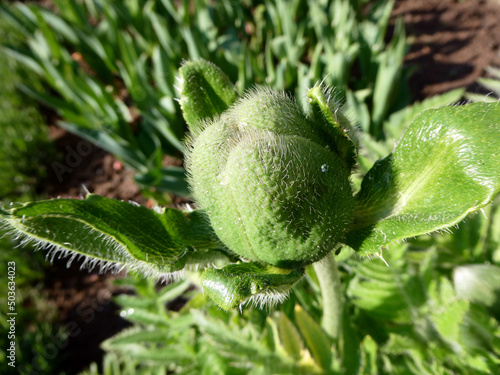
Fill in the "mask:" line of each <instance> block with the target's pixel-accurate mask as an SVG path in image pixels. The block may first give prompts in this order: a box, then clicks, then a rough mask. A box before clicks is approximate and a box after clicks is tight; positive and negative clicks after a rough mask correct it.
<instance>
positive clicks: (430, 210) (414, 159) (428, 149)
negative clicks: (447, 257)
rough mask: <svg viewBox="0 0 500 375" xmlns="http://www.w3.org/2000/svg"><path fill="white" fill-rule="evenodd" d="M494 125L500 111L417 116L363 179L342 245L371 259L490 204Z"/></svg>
mask: <svg viewBox="0 0 500 375" xmlns="http://www.w3.org/2000/svg"><path fill="white" fill-rule="evenodd" d="M499 118H500V106H498V105H493V106H489V105H488V104H482V103H477V104H470V105H467V106H462V107H446V108H442V109H436V110H428V111H425V112H422V113H421V114H420V115H419V116H418V117H417V118H415V120H414V121H413V123H412V125H411V126H410V128H409V129H408V130H407V131H406V133H405V135H404V137H403V138H402V139H401V141H400V142H399V144H398V145H397V147H396V148H395V150H394V152H393V153H392V154H390V155H389V156H387V157H386V158H384V159H382V160H379V161H378V162H377V163H376V164H375V165H374V167H373V168H372V169H371V170H370V171H369V172H368V174H367V175H366V177H365V178H364V180H363V183H362V185H361V191H360V192H359V193H358V194H357V195H356V208H355V212H354V224H353V225H354V228H353V229H351V230H350V231H349V232H348V234H347V236H348V240H347V243H348V244H349V245H350V246H352V247H353V248H355V249H356V250H358V251H360V252H364V251H365V249H366V250H367V251H368V252H373V251H374V249H376V248H379V249H381V248H383V247H384V246H387V245H388V244H390V243H391V242H394V241H397V240H401V239H404V238H407V237H410V236H412V235H419V234H424V233H428V232H432V231H435V230H440V229H443V228H446V227H449V226H451V225H454V224H456V223H458V222H460V221H461V220H463V219H464V218H465V216H466V215H467V214H468V213H470V212H472V211H477V210H478V209H480V208H481V207H484V206H485V205H486V204H488V203H490V202H491V201H492V200H493V198H494V197H495V196H496V194H497V193H498V191H499V189H500V175H499V174H498V170H499V169H498V167H499V166H500V158H499V155H498V154H497V153H496V150H497V149H498V144H497V142H496V141H495V140H497V139H500V128H499V127H498V119H499ZM476 126H477V127H476ZM465 164H467V167H465V168H463V166H464V165H465ZM454 167H455V168H456V170H454ZM448 197H460V199H456V198H455V199H448ZM467 197H470V198H467ZM365 233H366V234H365Z"/></svg>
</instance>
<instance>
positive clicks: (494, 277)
mask: <svg viewBox="0 0 500 375" xmlns="http://www.w3.org/2000/svg"><path fill="white" fill-rule="evenodd" d="M453 283H454V285H455V291H456V293H457V296H458V297H460V298H463V299H466V300H468V301H470V302H474V303H479V304H482V305H484V306H487V307H493V306H495V305H496V306H497V307H500V267H497V266H493V265H490V264H470V265H466V266H461V267H457V268H455V269H454V270H453Z"/></svg>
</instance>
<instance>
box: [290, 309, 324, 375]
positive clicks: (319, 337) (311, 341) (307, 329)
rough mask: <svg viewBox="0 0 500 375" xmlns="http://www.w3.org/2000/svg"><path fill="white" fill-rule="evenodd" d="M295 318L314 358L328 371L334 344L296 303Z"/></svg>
mask: <svg viewBox="0 0 500 375" xmlns="http://www.w3.org/2000/svg"><path fill="white" fill-rule="evenodd" d="M295 320H296V321H297V325H298V327H299V330H300V332H301V333H302V336H304V339H305V341H306V344H307V346H308V348H309V350H310V352H311V354H312V356H313V358H314V359H315V361H316V362H317V363H318V364H319V365H320V366H321V368H323V369H324V370H327V371H328V370H329V369H330V366H331V363H332V344H331V343H330V341H329V340H328V337H327V336H326V334H325V333H324V332H323V330H322V329H321V327H320V325H319V324H318V323H317V322H315V321H314V319H313V318H311V316H310V315H309V314H308V313H307V312H306V311H305V310H304V309H303V308H302V307H301V306H300V305H295Z"/></svg>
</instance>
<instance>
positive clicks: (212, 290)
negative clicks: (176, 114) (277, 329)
mask: <svg viewBox="0 0 500 375" xmlns="http://www.w3.org/2000/svg"><path fill="white" fill-rule="evenodd" d="M197 64H198V65H197V67H196V69H194V71H195V73H196V72H198V73H196V74H199V70H204V68H203V67H206V69H207V72H211V73H210V74H209V73H207V75H206V77H208V76H210V77H211V78H210V79H209V80H207V81H206V82H205V81H204V82H203V85H202V86H195V87H191V86H186V87H184V88H183V97H182V98H181V100H186V101H187V102H188V103H189V100H190V99H192V98H196V97H202V95H201V94H202V93H204V92H207V87H210V86H211V85H212V84H214V85H216V86H217V85H220V87H214V88H213V89H212V90H209V92H216V93H217V92H218V93H221V92H223V91H224V90H225V89H227V88H229V87H230V85H228V84H227V82H228V80H227V79H226V78H224V75H223V73H222V72H221V71H220V70H217V69H215V68H214V66H213V65H211V64H210V63H208V62H206V61H203V60H200V61H199V62H198V63H197ZM189 66H190V65H187V67H189ZM183 74H191V73H190V70H189V69H185V70H184V71H183V73H182V74H181V79H184V78H186V77H184V76H183ZM190 90H194V91H195V93H196V92H198V94H199V95H198V96H197V95H194V94H193V95H191V93H190ZM326 94H327V93H326V92H324V91H323V92H322V91H320V89H318V88H313V89H312V90H310V93H309V95H308V96H309V98H310V100H311V110H312V114H304V113H303V112H302V111H301V109H300V108H299V107H298V106H297V105H296V104H295V103H294V102H293V101H292V100H291V99H290V98H288V97H286V96H284V95H281V94H277V93H275V92H273V91H272V90H269V89H255V90H253V91H252V92H251V93H250V94H247V95H245V96H243V97H242V99H240V100H238V101H237V102H236V103H235V104H234V105H232V106H230V107H229V108H228V109H227V110H226V111H224V112H223V113H218V112H219V111H220V110H221V108H224V107H225V106H226V104H223V105H222V107H219V106H218V105H217V106H211V105H207V106H204V105H202V112H201V114H200V116H201V115H203V116H208V117H209V118H211V117H215V120H214V121H213V122H211V123H210V122H208V119H205V118H202V117H190V116H188V118H189V117H190V118H191V119H192V123H191V124H190V126H192V127H193V128H194V129H195V132H201V133H199V134H194V135H193V140H192V142H191V145H190V152H189V154H188V158H187V159H188V161H187V165H188V170H189V172H190V174H191V180H190V184H191V187H192V190H193V193H194V196H195V198H196V199H197V201H198V204H199V205H200V208H201V209H202V210H200V211H195V212H192V213H187V212H182V211H179V210H175V209H167V210H163V211H162V212H160V213H156V212H153V211H150V210H148V209H146V208H144V207H138V206H135V205H132V204H130V203H125V202H117V201H113V200H110V199H105V198H102V197H98V196H95V195H89V196H88V197H87V198H86V199H85V200H51V201H45V202H34V203H29V204H26V205H23V206H21V207H16V208H11V209H8V210H0V218H1V219H2V221H3V222H4V224H5V225H6V226H7V227H9V228H11V229H12V231H13V233H19V234H21V235H24V236H26V237H27V239H28V240H29V239H33V240H35V241H41V242H42V243H47V244H50V245H52V246H55V247H56V250H57V249H63V250H64V251H70V252H73V258H74V257H76V256H77V255H78V254H83V255H86V256H89V257H90V258H93V259H95V260H97V261H104V262H105V264H106V265H105V267H107V266H108V265H113V264H114V263H118V265H119V266H121V265H123V266H125V267H129V268H139V269H142V270H143V271H144V272H145V273H146V274H151V275H164V274H165V273H169V272H174V271H179V270H182V269H183V268H185V267H186V266H190V265H199V266H202V267H205V266H207V265H209V263H210V262H213V261H215V260H216V259H219V260H220V262H221V263H219V266H220V265H222V264H225V263H227V262H235V261H236V262H237V261H238V260H243V261H254V262H257V263H255V264H251V263H248V264H245V265H243V264H240V265H238V264H236V265H234V264H233V265H229V266H227V267H226V268H223V269H221V270H215V271H214V270H210V269H208V270H206V271H205V275H204V277H203V285H204V287H205V288H206V290H207V291H208V294H209V295H210V296H211V297H212V298H214V299H215V301H216V302H217V303H218V304H219V305H220V306H221V307H223V308H226V309H228V308H234V307H236V306H238V305H239V304H241V303H243V302H245V301H246V299H248V298H252V299H256V300H257V301H259V302H260V301H265V300H268V301H270V300H272V298H271V297H276V295H279V294H282V293H285V292H286V291H287V290H288V289H289V288H290V287H291V286H292V285H293V284H294V283H295V282H296V281H297V280H298V279H300V277H301V275H302V270H301V269H300V268H301V267H304V266H307V265H309V264H312V263H314V262H316V261H318V260H320V259H321V258H323V257H325V255H327V254H329V253H330V254H331V251H332V250H333V249H340V247H341V246H342V245H343V242H342V241H343V240H345V243H346V244H348V245H350V246H351V247H352V248H353V249H354V250H356V251H357V252H358V253H359V254H362V255H366V254H379V256H381V255H380V254H381V253H382V250H383V249H384V248H386V247H387V246H388V245H390V244H391V243H393V242H395V241H398V240H403V239H405V238H408V237H411V236H415V235H420V234H424V233H428V232H432V231H436V230H442V229H445V228H448V227H450V226H452V225H455V224H457V223H458V222H459V221H461V220H463V219H464V218H465V217H466V215H467V214H468V213H470V212H475V211H477V210H479V209H481V208H482V207H484V206H485V205H487V204H488V203H490V202H491V201H492V200H493V198H494V196H495V195H496V194H497V193H498V191H499V190H500V176H499V174H498V172H499V171H500V169H499V168H498V166H499V165H500V160H498V157H497V156H496V154H495V151H496V149H498V146H499V145H498V140H499V139H500V137H499V136H498V119H499V118H500V116H499V108H500V107H499V106H498V104H485V103H478V104H470V105H467V106H461V107H446V108H441V109H435V110H427V111H424V112H422V113H421V114H420V115H418V116H417V117H416V118H415V119H414V120H413V122H412V124H411V125H410V127H409V129H408V130H407V132H406V133H405V135H404V136H403V139H402V140H401V142H400V143H399V144H398V146H397V147H396V148H395V150H394V152H393V153H392V154H390V155H389V156H387V157H385V158H384V159H381V160H379V161H377V162H376V163H375V165H374V167H373V168H372V169H371V170H370V171H369V172H368V173H367V174H366V176H365V177H364V179H363V182H362V183H361V190H360V191H359V192H358V194H357V195H356V196H355V197H354V202H355V204H354V214H353V215H352V217H351V209H352V206H353V204H352V193H351V189H350V186H349V183H348V174H349V167H350V166H352V157H353V153H354V151H355V147H356V145H355V143H354V142H353V139H354V137H353V136H352V135H351V134H350V131H349V129H350V127H349V126H347V120H345V117H343V116H342V115H341V114H340V113H338V112H339V111H340V109H339V108H338V107H337V104H336V102H335V101H334V100H333V99H332V98H331V97H328V96H327V95H326ZM231 98H232V97H231ZM231 98H230V99H228V100H229V101H231V100H232V99H231ZM188 107H189V106H188ZM188 110H189V111H192V110H193V108H190V109H188ZM205 120H207V122H204V121H205ZM200 124H202V125H200ZM485 135H486V136H485ZM244 191H246V194H242V192H244ZM256 203H257V207H256V206H255V204H256ZM203 210H204V211H203ZM344 236H345V237H344ZM343 237H344V238H343ZM221 255H222V256H221ZM328 256H329V257H331V255H328ZM73 258H72V259H73ZM329 259H330V258H329ZM95 260H93V261H91V264H92V262H95ZM259 263H260V264H259ZM271 266H272V267H271ZM334 267H335V266H334V263H332V266H331V267H330V268H334ZM318 270H319V271H321V272H325V273H326V274H325V275H321V277H325V278H330V277H334V278H337V277H336V276H334V273H332V272H333V271H329V270H328V269H325V268H324V267H322V268H317V269H316V271H317V272H318ZM338 284H339V282H338V281H334V282H333V284H332V288H334V289H338ZM325 287H326V284H325V286H322V288H325ZM328 288H330V287H328ZM276 299H277V300H280V297H276ZM335 299H337V300H339V299H341V298H339V297H338V295H336V296H335V297H332V299H329V300H327V302H328V304H331V303H332V301H333V300H335ZM393 312H397V309H394V310H393ZM340 314H343V312H342V309H339V310H338V311H337V313H336V314H334V315H338V316H340ZM325 319H326V320H325V322H324V323H323V324H325V325H326V326H330V327H334V326H335V327H338V326H339V323H338V322H339V319H338V318H335V319H333V318H331V317H325ZM347 326H348V325H347ZM336 330H337V328H327V332H329V334H331V335H332V336H333V337H335V338H336V337H337V335H336V334H335V332H334V331H336Z"/></svg>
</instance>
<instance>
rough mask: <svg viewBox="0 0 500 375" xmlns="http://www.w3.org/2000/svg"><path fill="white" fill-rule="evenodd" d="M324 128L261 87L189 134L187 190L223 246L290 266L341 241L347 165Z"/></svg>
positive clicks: (347, 204)
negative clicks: (188, 177) (188, 186)
mask: <svg viewBox="0 0 500 375" xmlns="http://www.w3.org/2000/svg"><path fill="white" fill-rule="evenodd" d="M323 129H324V124H319V123H318V122H317V121H316V120H313V119H312V118H309V117H308V116H306V115H305V114H304V113H303V112H302V110H301V109H300V107H299V106H298V105H297V104H296V103H295V102H294V101H293V100H291V99H290V98H289V97H288V96H286V95H285V94H282V93H278V92H275V91H271V90H270V89H267V88H259V89H256V90H254V91H252V92H250V93H249V94H247V95H246V96H244V97H243V98H241V99H240V100H239V101H237V102H236V103H235V104H234V105H233V106H232V107H230V108H229V109H228V110H227V111H226V112H224V113H223V114H222V115H221V116H220V117H219V118H218V119H215V120H214V121H212V122H211V123H207V124H205V126H204V127H203V128H199V129H198V132H197V134H193V135H192V139H191V141H190V142H189V146H190V147H188V148H189V151H188V155H187V169H188V172H189V174H190V185H191V189H192V192H193V195H194V198H195V199H196V201H197V202H198V204H199V205H200V206H201V208H203V209H204V210H205V211H206V212H207V213H208V216H209V218H210V221H211V224H212V226H213V228H214V230H215V232H216V233H217V235H218V236H219V238H220V239H221V240H222V242H223V243H224V244H225V245H226V246H227V247H228V248H229V249H231V250H232V251H234V252H235V253H236V254H238V255H239V256H241V257H243V258H246V259H249V260H253V261H260V262H264V263H267V264H271V265H274V266H277V267H281V268H289V269H290V268H296V267H300V266H304V265H307V264H311V263H313V262H315V261H317V260H319V259H321V258H322V257H323V256H325V255H326V254H327V253H328V252H329V251H331V250H332V249H333V247H334V246H335V245H336V243H338V242H339V241H341V240H342V235H343V232H344V229H345V228H346V226H347V225H348V224H349V222H350V219H351V216H352V211H353V198H352V191H351V186H350V182H349V174H350V170H349V168H347V167H346V163H345V161H344V159H343V158H342V156H341V155H339V153H338V152H337V151H336V149H337V148H336V145H335V144H331V143H332V139H333V138H330V137H328V136H325V134H326V133H325V132H324V130H323ZM333 141H334V140H333Z"/></svg>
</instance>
